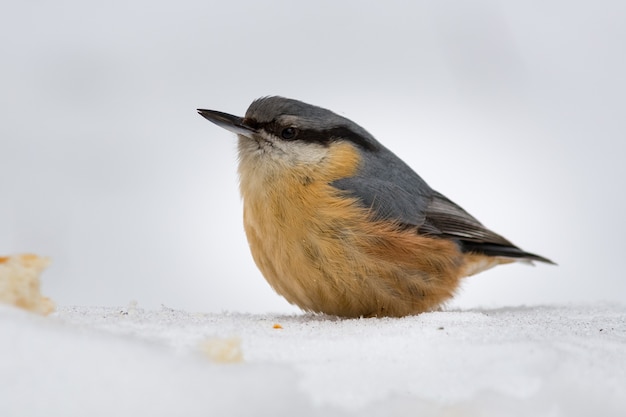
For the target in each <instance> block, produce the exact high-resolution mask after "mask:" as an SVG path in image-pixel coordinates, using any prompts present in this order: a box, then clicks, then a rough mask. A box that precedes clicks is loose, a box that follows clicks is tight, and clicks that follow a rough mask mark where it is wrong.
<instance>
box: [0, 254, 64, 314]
mask: <svg viewBox="0 0 626 417" xmlns="http://www.w3.org/2000/svg"><path fill="white" fill-rule="evenodd" d="M49 264H50V260H49V259H48V258H42V257H39V256H37V255H33V254H22V255H14V256H2V257H0V302H3V303H7V304H11V305H14V306H17V307H20V308H23V309H25V310H29V311H33V312H35V313H39V314H43V315H46V314H49V313H51V312H52V311H54V302H53V301H52V300H51V299H50V298H48V297H44V296H42V295H41V291H40V282H39V275H40V274H41V272H42V271H43V270H44V269H46V267H47V266H48V265H49Z"/></svg>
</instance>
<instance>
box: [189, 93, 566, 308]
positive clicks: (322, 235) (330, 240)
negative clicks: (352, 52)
mask: <svg viewBox="0 0 626 417" xmlns="http://www.w3.org/2000/svg"><path fill="white" fill-rule="evenodd" d="M198 112H199V113H200V115H202V116H203V117H205V118H206V119H208V120H209V121H211V122H213V123H215V124H216V125H218V126H220V127H223V128H224V129H227V130H229V131H231V132H234V133H236V134H237V136H238V138H239V143H238V149H239V177H240V189H241V195H242V197H243V203H244V213H243V218H244V227H245V231H246V235H247V237H248V242H249V244H250V250H251V252H252V256H253V258H254V261H255V262H256V264H257V266H258V267H259V269H260V270H261V272H262V273H263V275H264V276H265V278H266V279H267V281H268V282H269V284H270V285H271V286H272V287H273V288H274V289H275V290H276V291H277V292H278V293H279V294H281V295H282V296H284V297H285V298H286V299H287V301H289V302H290V303H293V304H296V305H298V306H299V307H300V308H302V309H303V310H306V311H312V312H318V313H326V314H331V315H337V316H344V317H359V316H405V315H409V314H417V313H421V312H424V311H428V310H432V309H433V308H435V307H437V306H438V305H440V304H441V303H443V302H444V301H445V300H447V299H449V298H450V297H452V296H453V294H454V292H455V290H456V288H457V287H458V285H459V281H460V280H461V278H463V277H466V276H469V275H473V274H476V273H478V272H481V271H484V270H486V269H489V268H491V267H493V266H496V265H498V264H504V263H509V262H514V261H527V262H532V261H541V262H547V263H553V262H552V261H550V260H549V259H546V258H544V257H541V256H538V255H535V254H532V253H529V252H524V251H523V250H521V249H520V248H518V247H517V246H515V245H513V244H512V243H511V242H509V241H508V240H506V239H505V238H503V237H502V236H500V235H498V234H496V233H494V232H492V231H491V230H489V229H487V228H486V227H485V226H483V225H482V224H481V223H480V222H479V221H478V220H476V219H475V218H474V217H472V216H471V215H470V214H468V213H467V212H466V211H465V210H463V209H462V208H461V207H459V206H458V205H456V204H455V203H453V202H452V201H450V200H449V199H448V198H446V197H445V196H443V195H442V194H440V193H438V192H437V191H435V190H433V189H432V188H430V187H429V186H428V184H426V182H425V181H424V180H423V179H422V178H420V176H419V175H417V174H416V173H415V172H414V171H413V170H412V169H411V168H409V166H408V165H406V164H405V163H404V162H403V161H402V160H401V159H400V158H398V157H397V156H396V155H394V154H393V153H392V152H391V151H389V150H388V149H387V148H385V147H384V146H383V145H381V144H380V143H379V142H378V141H377V140H376V139H374V137H373V136H372V135H370V134H369V133H368V132H367V131H366V130H365V129H363V128H362V127H361V126H359V125H357V124H356V123H354V122H352V121H350V120H348V119H346V118H344V117H341V116H339V115H337V114H335V113H333V112H331V111H329V110H326V109H323V108H320V107H316V106H312V105H309V104H306V103H303V102H301V101H297V100H291V99H287V98H283V97H264V98H260V99H258V100H256V101H254V102H253V103H252V104H251V105H250V107H249V108H248V111H247V112H246V115H245V117H243V118H241V117H237V116H233V115H230V114H227V113H222V112H218V111H214V110H203V109H199V110H198Z"/></svg>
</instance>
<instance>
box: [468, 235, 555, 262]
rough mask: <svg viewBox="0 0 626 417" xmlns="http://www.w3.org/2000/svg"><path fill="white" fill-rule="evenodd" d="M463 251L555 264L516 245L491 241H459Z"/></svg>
mask: <svg viewBox="0 0 626 417" xmlns="http://www.w3.org/2000/svg"><path fill="white" fill-rule="evenodd" d="M461 245H462V250H463V252H472V253H480V254H483V255H487V256H503V257H506V258H513V259H519V260H528V261H538V262H545V263H547V264H552V265H556V263H554V262H552V261H551V260H550V259H548V258H544V257H543V256H539V255H535V254H534V253H530V252H525V251H523V250H521V249H520V248H518V247H517V246H505V245H498V244H493V243H482V242H472V241H463V242H461Z"/></svg>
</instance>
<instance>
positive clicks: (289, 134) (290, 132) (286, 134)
mask: <svg viewBox="0 0 626 417" xmlns="http://www.w3.org/2000/svg"><path fill="white" fill-rule="evenodd" d="M297 134H298V129H296V128H295V127H286V128H284V129H283V130H282V132H280V136H282V138H283V139H285V140H291V139H293V138H295V137H296V135H297Z"/></svg>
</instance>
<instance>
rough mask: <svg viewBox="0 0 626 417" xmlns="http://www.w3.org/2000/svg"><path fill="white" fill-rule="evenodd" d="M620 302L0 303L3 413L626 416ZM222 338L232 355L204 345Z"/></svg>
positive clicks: (625, 336) (625, 346) (625, 344)
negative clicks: (314, 306)
mask: <svg viewBox="0 0 626 417" xmlns="http://www.w3.org/2000/svg"><path fill="white" fill-rule="evenodd" d="M625 317H626V307H624V306H617V305H609V306H606V305H595V306H580V305H578V306H558V307H545V306H544V307H517V308H502V309H490V310H480V309H475V310H465V311H442V312H434V313H429V314H422V315H420V316H415V317H407V318H403V319H360V320H340V319H336V318H332V317H324V316H314V315H291V316H284V315H271V314H268V315H248V314H236V313H224V314H200V313H198V314H194V313H188V312H184V311H175V310H171V309H168V308H165V307H164V308H162V309H161V310H157V311H145V310H143V309H141V308H138V307H136V306H134V305H132V304H131V305H129V306H127V307H124V308H117V309H116V308H102V307H62V308H60V309H59V311H58V312H57V313H54V314H52V315H51V316H49V317H40V316H36V315H33V314H30V313H27V312H24V311H21V310H17V309H14V308H12V307H8V306H0V335H1V336H0V337H1V338H2V343H0V416H7V417H8V416H223V415H229V416H230V415H273V416H276V415H290V416H291V415H293V416H295V415H298V416H318V415H319V416H322V415H323V416H351V415H374V416H395V415H402V416H405V415H420V416H591V415H594V416H624V415H626V323H625ZM277 325H279V326H277ZM222 341H223V342H225V343H226V345H225V346H226V348H227V350H228V346H229V345H228V343H231V346H232V348H233V351H232V352H228V351H227V352H226V353H233V354H234V355H235V356H234V360H235V363H223V362H220V361H219V360H218V361H216V360H215V358H217V359H220V356H219V355H217V356H216V354H215V353H211V354H209V353H208V347H211V346H213V347H214V346H216V345H217V346H218V345H219V344H220V343H221V342H222ZM238 343H240V345H239V347H240V348H241V352H242V354H243V360H242V361H239V362H237V361H236V359H237V357H236V354H237V349H236V347H237V346H238ZM212 358H213V359H212ZM222 359H223V356H222ZM227 359H228V358H227ZM231 359H233V358H231Z"/></svg>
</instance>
